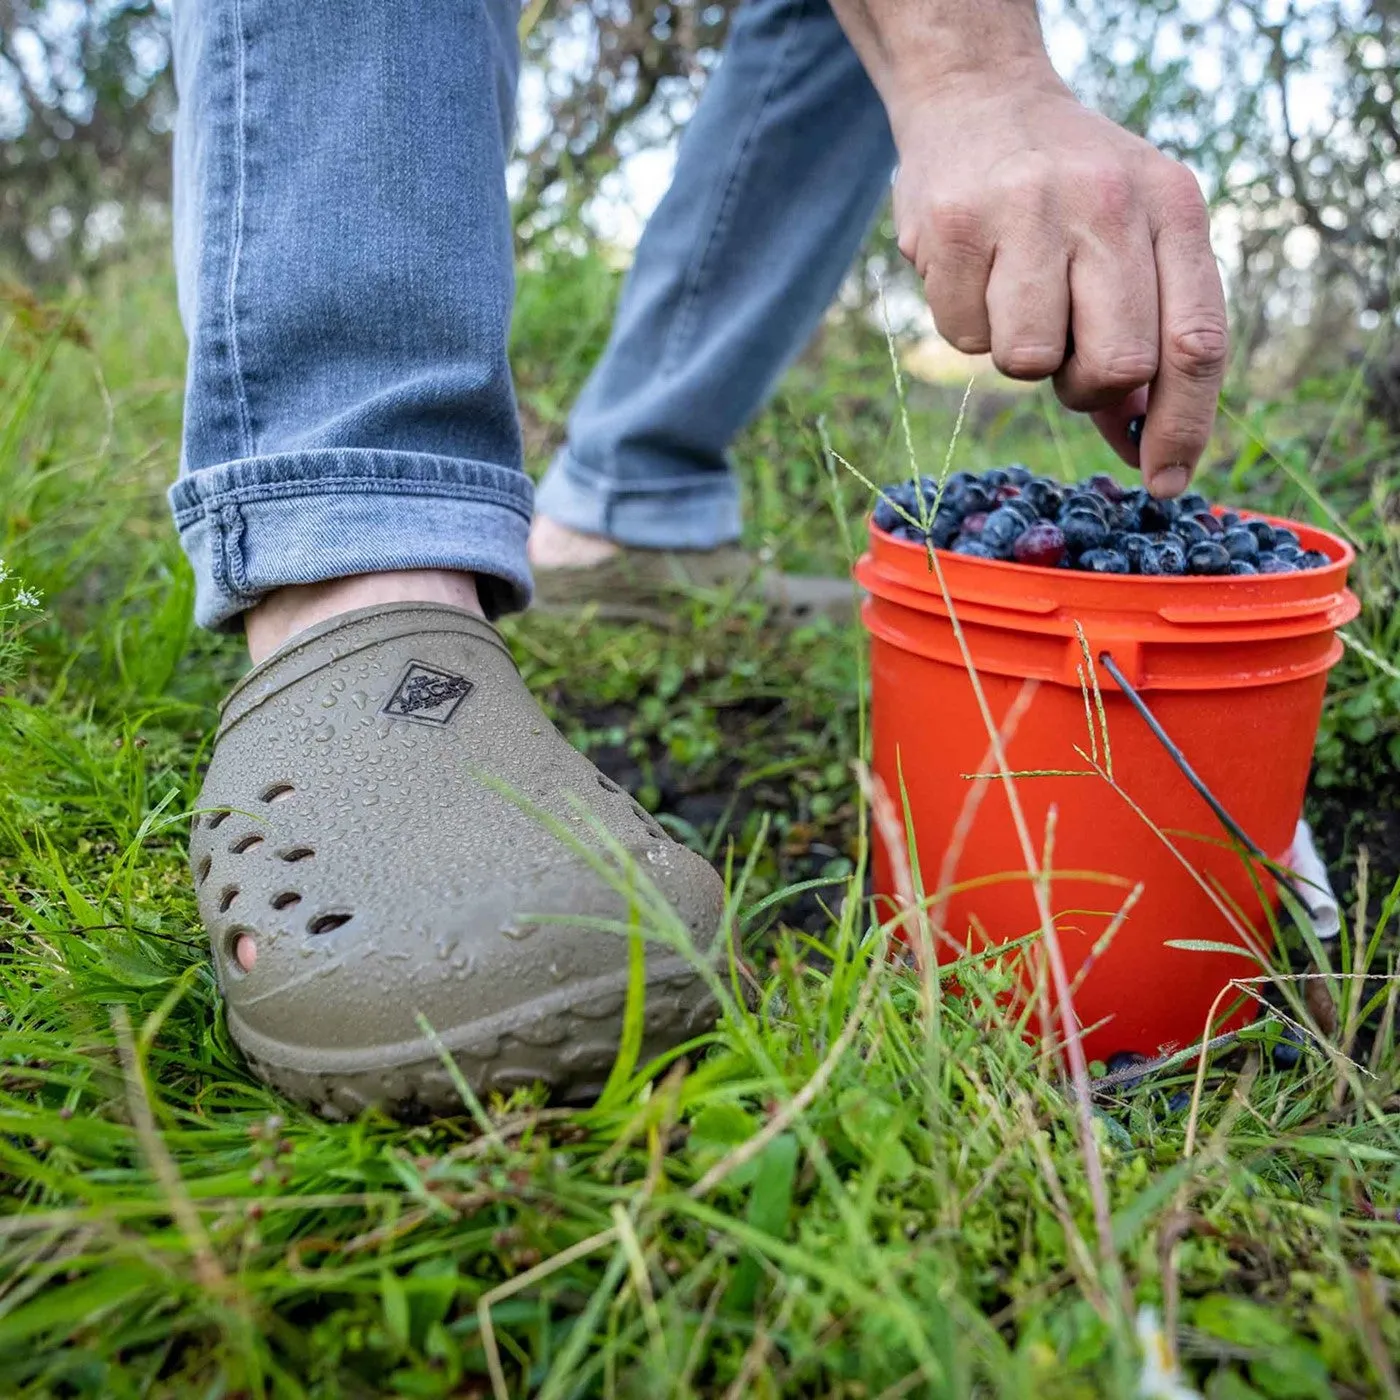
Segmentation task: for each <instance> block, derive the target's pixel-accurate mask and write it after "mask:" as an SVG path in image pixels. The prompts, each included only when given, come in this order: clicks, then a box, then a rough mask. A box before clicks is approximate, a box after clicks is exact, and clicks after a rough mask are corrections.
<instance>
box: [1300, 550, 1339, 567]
mask: <svg viewBox="0 0 1400 1400" xmlns="http://www.w3.org/2000/svg"><path fill="white" fill-rule="evenodd" d="M1298 562H1299V563H1300V564H1301V565H1302V567H1303V568H1305V569H1325V568H1326V567H1327V566H1328V565H1329V564H1330V563H1331V562H1332V561H1331V560H1330V559H1329V558H1328V557H1327V556H1326V555H1325V554H1324V553H1323V552H1322V551H1321V550H1320V549H1307V550H1304V551H1303V557H1302V558H1301V559H1300V560H1299V561H1298Z"/></svg>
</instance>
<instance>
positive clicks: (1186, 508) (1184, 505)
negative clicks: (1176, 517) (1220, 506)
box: [1176, 491, 1210, 515]
mask: <svg viewBox="0 0 1400 1400" xmlns="http://www.w3.org/2000/svg"><path fill="white" fill-rule="evenodd" d="M1176 503H1177V505H1179V506H1180V507H1181V513H1182V514H1183V515H1196V514H1198V513H1199V512H1200V511H1203V510H1209V509H1210V502H1209V501H1207V500H1206V498H1205V497H1204V496H1203V495H1201V493H1200V492H1199V491H1188V492H1187V493H1186V494H1185V495H1184V496H1178V497H1177V502H1176Z"/></svg>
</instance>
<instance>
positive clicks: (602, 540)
mask: <svg viewBox="0 0 1400 1400" xmlns="http://www.w3.org/2000/svg"><path fill="white" fill-rule="evenodd" d="M617 551H618V546H617V545H616V544H614V543H613V541H612V540H610V539H608V538H606V537H605V536H603V535H589V534H585V533H584V532H583V531H582V530H575V529H573V528H572V527H571V526H568V525H561V524H560V523H559V522H558V521H557V520H551V519H550V518H549V517H548V516H547V515H537V516H535V521H534V524H533V525H531V526H530V542H529V545H528V546H527V548H526V553H527V555H528V557H529V560H530V563H531V564H532V565H533V566H534V567H535V568H537V569H586V568H588V566H589V565H590V564H601V563H602V562H603V560H605V559H611V558H612V556H613V555H614V554H616V553H617Z"/></svg>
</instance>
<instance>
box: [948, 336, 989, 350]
mask: <svg viewBox="0 0 1400 1400" xmlns="http://www.w3.org/2000/svg"><path fill="white" fill-rule="evenodd" d="M947 339H948V343H949V344H950V345H951V346H952V347H953V349H954V350H957V351H960V352H961V353H962V354H964V355H985V354H986V353H987V351H988V350H990V349H991V348H992V338H991V336H990V335H988V334H987V333H986V332H985V331H963V332H962V333H961V334H960V335H954V336H950V337H948V338H947Z"/></svg>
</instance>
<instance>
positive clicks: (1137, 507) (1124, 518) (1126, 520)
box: [1118, 487, 1157, 533]
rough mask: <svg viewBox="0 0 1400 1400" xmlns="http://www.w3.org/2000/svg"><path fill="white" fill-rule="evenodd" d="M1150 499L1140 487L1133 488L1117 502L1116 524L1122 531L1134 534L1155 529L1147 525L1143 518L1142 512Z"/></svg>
mask: <svg viewBox="0 0 1400 1400" xmlns="http://www.w3.org/2000/svg"><path fill="white" fill-rule="evenodd" d="M1151 500H1152V497H1151V496H1149V495H1148V494H1147V492H1146V491H1144V490H1143V489H1142V488H1141V487H1135V488H1134V489H1133V490H1131V491H1129V492H1128V493H1127V494H1126V495H1125V496H1124V497H1123V499H1122V500H1121V501H1119V502H1118V522H1119V524H1120V525H1121V527H1122V528H1123V529H1124V530H1129V531H1132V532H1134V533H1136V532H1137V531H1139V530H1152V529H1156V528H1157V527H1156V526H1154V525H1149V524H1148V523H1147V520H1146V519H1145V518H1144V514H1143V512H1144V511H1145V509H1146V508H1147V503H1148V502H1149V501H1151Z"/></svg>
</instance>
